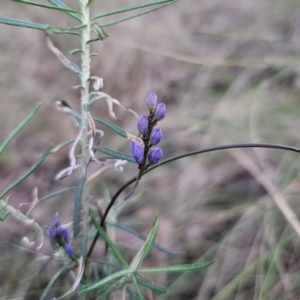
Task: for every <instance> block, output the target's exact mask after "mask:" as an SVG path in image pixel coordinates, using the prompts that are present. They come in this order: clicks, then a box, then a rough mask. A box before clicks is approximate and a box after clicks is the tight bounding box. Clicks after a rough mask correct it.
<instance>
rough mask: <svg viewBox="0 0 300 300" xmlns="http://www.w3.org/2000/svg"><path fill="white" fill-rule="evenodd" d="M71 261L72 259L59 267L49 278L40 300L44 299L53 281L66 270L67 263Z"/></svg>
mask: <svg viewBox="0 0 300 300" xmlns="http://www.w3.org/2000/svg"><path fill="white" fill-rule="evenodd" d="M71 263H72V261H69V262H67V263H66V264H65V265H64V266H63V267H62V268H61V269H59V270H58V271H57V272H56V273H55V274H54V276H53V277H52V278H51V280H50V281H49V283H48V285H47V287H46V288H45V289H44V291H43V293H42V295H41V297H40V300H44V299H45V298H46V296H47V294H48V292H49V291H50V289H51V287H52V285H53V284H54V282H55V281H56V280H57V279H58V278H59V277H60V276H61V275H62V274H63V273H64V272H65V271H66V270H67V268H68V267H69V265H70V264H71Z"/></svg>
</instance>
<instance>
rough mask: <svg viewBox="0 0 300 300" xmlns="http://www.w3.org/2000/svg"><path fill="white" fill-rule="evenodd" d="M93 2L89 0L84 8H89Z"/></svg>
mask: <svg viewBox="0 0 300 300" xmlns="http://www.w3.org/2000/svg"><path fill="white" fill-rule="evenodd" d="M93 2H94V0H89V2H88V3H87V5H86V7H90V6H91V5H92V3H93Z"/></svg>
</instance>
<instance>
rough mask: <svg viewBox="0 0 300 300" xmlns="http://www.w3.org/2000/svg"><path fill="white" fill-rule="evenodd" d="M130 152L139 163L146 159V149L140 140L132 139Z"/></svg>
mask: <svg viewBox="0 0 300 300" xmlns="http://www.w3.org/2000/svg"><path fill="white" fill-rule="evenodd" d="M130 152H131V154H132V156H133V158H134V159H135V161H136V162H137V163H138V164H140V163H142V161H143V159H144V149H143V147H142V146H141V145H140V144H139V143H138V142H136V141H132V142H131V143H130Z"/></svg>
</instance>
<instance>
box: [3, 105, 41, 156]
mask: <svg viewBox="0 0 300 300" xmlns="http://www.w3.org/2000/svg"><path fill="white" fill-rule="evenodd" d="M40 105H41V104H38V105H37V106H35V107H34V109H33V110H32V111H31V112H30V113H29V114H28V115H27V117H26V118H25V119H24V120H23V121H22V122H21V123H20V124H19V125H18V126H17V127H16V128H15V129H14V130H13V132H12V133H11V134H10V135H9V136H8V137H7V138H6V140H5V141H4V142H3V143H2V145H1V146H0V155H1V154H2V153H3V151H4V149H5V148H6V146H7V145H8V144H9V143H10V141H11V140H12V139H13V138H14V137H15V136H16V135H17V134H18V132H19V131H20V130H21V129H22V128H23V127H24V126H25V125H26V124H27V123H28V122H29V121H30V120H31V119H32V118H33V116H34V115H35V114H36V113H37V111H38V109H39V107H40Z"/></svg>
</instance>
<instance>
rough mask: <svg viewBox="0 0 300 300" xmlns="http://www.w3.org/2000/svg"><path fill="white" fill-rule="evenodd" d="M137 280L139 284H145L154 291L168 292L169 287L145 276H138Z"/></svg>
mask: <svg viewBox="0 0 300 300" xmlns="http://www.w3.org/2000/svg"><path fill="white" fill-rule="evenodd" d="M136 280H137V282H138V283H139V284H141V285H143V286H145V287H146V288H148V289H150V290H152V291H155V292H159V293H166V292H167V291H168V289H167V288H166V287H164V286H160V285H156V284H154V283H152V282H150V281H149V280H147V279H145V278H142V277H139V276H137V277H136Z"/></svg>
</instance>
